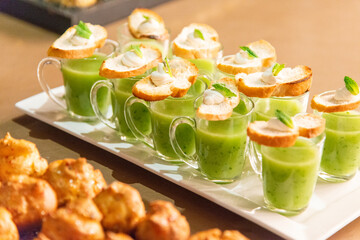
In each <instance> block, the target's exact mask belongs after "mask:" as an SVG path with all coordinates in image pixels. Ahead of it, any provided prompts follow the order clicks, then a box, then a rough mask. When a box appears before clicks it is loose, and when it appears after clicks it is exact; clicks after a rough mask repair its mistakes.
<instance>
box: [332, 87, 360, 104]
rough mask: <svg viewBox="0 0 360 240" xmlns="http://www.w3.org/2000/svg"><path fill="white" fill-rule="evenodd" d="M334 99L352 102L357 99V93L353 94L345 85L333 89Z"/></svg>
mask: <svg viewBox="0 0 360 240" xmlns="http://www.w3.org/2000/svg"><path fill="white" fill-rule="evenodd" d="M334 99H335V100H336V101H339V102H352V101H356V100H358V99H359V94H358V95H353V94H352V93H351V92H350V91H349V90H347V88H346V87H342V88H339V89H337V90H336V91H335V95H334Z"/></svg>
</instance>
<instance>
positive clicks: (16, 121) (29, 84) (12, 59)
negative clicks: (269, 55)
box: [0, 0, 360, 240]
mask: <svg viewBox="0 0 360 240" xmlns="http://www.w3.org/2000/svg"><path fill="white" fill-rule="evenodd" d="M153 10H155V11H156V12H158V13H159V14H160V15H161V16H163V18H164V20H165V23H166V25H167V27H168V28H169V29H170V31H171V35H172V37H174V36H176V35H177V34H178V33H179V32H180V31H181V29H182V27H184V26H185V25H188V24H190V23H192V22H198V23H206V24H209V25H211V26H213V27H214V28H215V29H216V30H217V31H218V33H219V36H220V41H221V42H222V44H223V46H224V54H230V53H233V52H235V51H237V49H238V46H239V45H245V44H247V43H249V42H253V41H256V40H258V39H266V40H267V41H269V42H270V43H272V44H273V45H274V46H275V48H276V51H277V56H278V61H279V62H280V63H286V65H287V66H295V65H298V64H302V65H307V66H309V67H311V68H312V69H313V76H314V80H313V84H312V89H311V95H310V97H312V96H313V95H314V94H318V93H321V92H323V91H326V90H330V89H336V88H339V87H342V86H343V78H344V76H345V75H347V76H350V77H352V78H353V79H355V80H358V82H359V79H360V71H358V70H359V66H360V55H359V53H360V44H359V42H358V39H359V37H360V28H359V27H358V26H357V23H358V22H360V14H358V13H359V10H360V1H357V0H348V1H338V0H328V1H312V0H304V1H286V0H273V1H268V0H222V1H218V0H197V1H192V0H177V1H171V2H168V3H165V4H163V5H160V6H157V7H155V8H154V9H153ZM123 22H124V20H121V21H117V22H114V23H112V24H109V25H106V26H105V27H106V28H107V30H108V33H109V38H110V39H114V40H116V30H117V28H118V27H119V25H120V24H121V23H123ZM57 37H58V35H57V34H55V33H52V32H49V31H47V30H44V29H41V28H39V27H37V26H34V25H32V24H29V23H27V22H24V21H22V20H18V19H15V18H13V17H11V16H8V15H5V14H2V13H0V46H1V51H2V54H1V55H0V81H1V88H0V112H1V114H0V136H1V137H2V136H4V135H5V133H6V132H7V131H9V132H10V133H11V134H12V135H13V137H15V138H24V139H28V140H30V141H33V142H35V143H36V144H37V146H38V148H39V151H40V153H41V155H42V156H43V157H45V158H46V159H48V160H49V161H53V160H56V159H62V158H68V157H71V158H77V157H80V156H82V157H86V158H87V159H88V160H89V162H90V163H92V164H93V165H94V166H95V167H96V168H99V169H100V170H101V171H102V172H103V174H104V175H105V178H106V180H107V181H108V182H112V181H114V180H119V181H122V182H125V183H129V184H132V185H133V186H134V187H136V188H137V189H138V190H139V191H140V193H141V195H142V197H143V199H144V202H145V203H146V204H147V203H148V202H149V201H152V200H156V199H164V200H168V201H171V202H173V203H174V204H175V205H176V206H177V207H178V208H179V209H181V211H182V213H183V214H184V215H185V216H186V218H187V219H188V221H189V223H190V226H191V231H192V232H193V233H194V232H197V231H200V230H205V229H209V228H213V227H219V228H221V229H238V230H240V231H241V232H242V233H243V234H245V235H246V236H248V237H249V238H251V239H280V238H279V237H277V236H276V235H274V234H272V233H271V232H269V231H267V230H266V229H263V228H261V227H260V226H258V225H256V224H254V223H252V222H250V221H248V220H246V219H244V218H242V217H240V216H237V215H236V214H233V213H232V212H230V211H227V210H225V209H223V208H221V207H219V206H217V205H216V204H214V203H212V202H210V201H208V200H206V199H203V198H201V197H199V196H197V195H196V194H194V193H192V192H189V191H187V190H185V189H182V188H181V187H179V186H177V185H175V184H173V183H170V182H167V181H166V180H164V179H162V178H160V177H158V176H156V175H154V174H151V173H149V172H147V171H145V170H143V169H142V168H139V167H137V166H135V165H133V164H131V163H129V162H127V161H125V160H123V159H119V158H118V157H116V156H114V155H112V154H110V153H108V152H106V151H104V150H101V149H98V148H97V147H94V146H92V145H90V144H88V143H86V142H83V141H81V140H78V139H77V138H75V137H73V136H71V135H69V134H67V133H64V132H62V131H60V130H58V129H56V128H53V127H51V126H49V125H47V124H44V123H42V122H40V121H38V120H35V119H33V118H31V117H29V116H26V115H24V114H22V113H21V112H20V111H19V110H17V109H15V107H14V104H15V103H16V102H18V101H20V100H22V99H24V98H27V97H29V96H32V95H34V94H37V93H39V92H41V91H42V90H41V88H40V86H39V84H38V83H37V79H36V68H37V64H38V62H39V61H40V60H41V59H42V58H43V57H45V56H46V51H47V48H48V47H49V46H50V45H51V43H52V42H53V41H54V40H55V39H56V38H57ZM50 85H51V86H52V87H56V86H60V85H61V77H60V75H57V74H55V73H54V77H53V78H52V79H51V80H50ZM330 217H331V216H330ZM359 236H360V218H358V219H356V220H354V221H353V222H352V223H350V224H348V225H347V226H346V227H344V228H343V229H341V230H340V231H339V232H337V233H336V234H334V235H333V236H332V237H331V238H330V239H332V240H335V239H358V238H359Z"/></svg>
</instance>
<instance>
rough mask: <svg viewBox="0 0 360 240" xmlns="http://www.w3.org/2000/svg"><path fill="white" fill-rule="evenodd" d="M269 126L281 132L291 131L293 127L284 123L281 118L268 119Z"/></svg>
mask: <svg viewBox="0 0 360 240" xmlns="http://www.w3.org/2000/svg"><path fill="white" fill-rule="evenodd" d="M267 128H268V129H271V130H276V131H280V132H290V131H291V128H289V127H288V126H286V125H285V124H283V123H282V122H281V121H280V120H279V119H277V118H271V119H270V120H269V121H268V124H267Z"/></svg>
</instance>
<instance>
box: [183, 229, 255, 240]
mask: <svg viewBox="0 0 360 240" xmlns="http://www.w3.org/2000/svg"><path fill="white" fill-rule="evenodd" d="M189 240H249V239H248V238H247V237H245V236H244V235H242V234H241V233H240V232H239V231H236V230H225V231H224V232H221V230H220V229H218V228H213V229H209V230H205V231H201V232H198V233H195V234H194V235H192V236H191V237H190V238H189Z"/></svg>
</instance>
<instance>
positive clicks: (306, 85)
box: [272, 65, 312, 97]
mask: <svg viewBox="0 0 360 240" xmlns="http://www.w3.org/2000/svg"><path fill="white" fill-rule="evenodd" d="M296 67H300V68H301V69H302V70H303V71H304V73H306V76H304V77H303V78H301V79H297V80H296V81H292V82H285V83H279V84H278V85H277V86H276V88H275V90H274V92H273V93H272V96H275V97H285V96H300V95H302V94H304V93H306V92H307V91H309V90H310V88H311V83H312V70H311V68H309V67H307V66H303V65H298V66H296ZM296 67H295V68H296Z"/></svg>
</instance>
